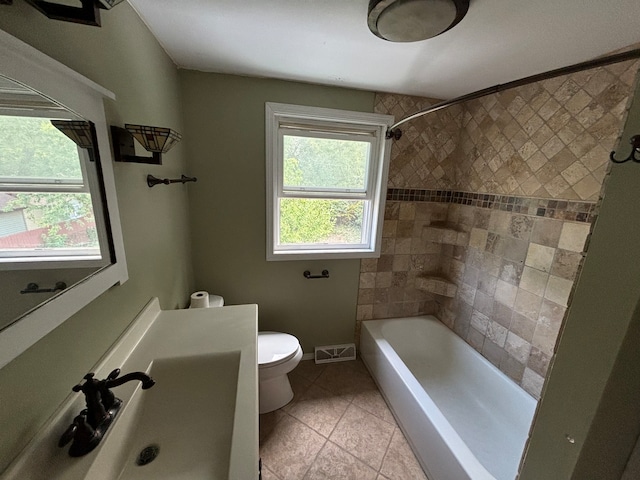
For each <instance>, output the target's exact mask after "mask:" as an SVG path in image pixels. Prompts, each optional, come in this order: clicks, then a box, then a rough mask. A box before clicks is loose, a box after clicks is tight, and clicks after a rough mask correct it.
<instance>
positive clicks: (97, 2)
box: [26, 0, 124, 27]
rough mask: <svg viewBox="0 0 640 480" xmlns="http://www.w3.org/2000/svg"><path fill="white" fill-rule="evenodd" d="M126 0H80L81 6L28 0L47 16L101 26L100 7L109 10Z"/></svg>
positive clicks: (27, 0)
mask: <svg viewBox="0 0 640 480" xmlns="http://www.w3.org/2000/svg"><path fill="white" fill-rule="evenodd" d="M123 1H124V0H80V2H81V3H82V6H81V7H73V6H70V5H62V4H59V3H54V2H47V1H45V0H26V2H27V3H28V4H29V5H31V6H32V7H34V8H35V9H37V10H39V11H40V12H42V13H43V14H45V15H46V16H47V17H49V18H52V19H54V20H62V21H64V22H73V23H82V24H83V25H93V26H95V27H99V26H100V9H103V10H109V9H110V8H112V7H115V6H116V5H117V4H119V3H121V2H123Z"/></svg>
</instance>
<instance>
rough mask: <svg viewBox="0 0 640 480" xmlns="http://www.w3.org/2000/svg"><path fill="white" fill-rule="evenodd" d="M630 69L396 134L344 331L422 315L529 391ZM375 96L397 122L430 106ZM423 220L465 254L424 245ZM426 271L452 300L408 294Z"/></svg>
mask: <svg viewBox="0 0 640 480" xmlns="http://www.w3.org/2000/svg"><path fill="white" fill-rule="evenodd" d="M637 70H638V62H624V63H620V64H616V65H612V66H609V67H603V68H598V69H593V70H590V71H586V72H581V73H578V74H573V75H569V76H564V77H559V78H557V79H553V80H547V81H544V82H539V83H536V84H531V85H527V86H525V87H521V88H518V89H513V90H509V91H505V92H502V93H499V94H494V95H491V96H488V97H484V98H482V99H479V100H475V101H473V102H467V103H466V104H464V105H461V106H457V107H452V108H451V109H445V110H443V111H439V112H436V113H434V114H431V115H427V116H424V117H422V118H421V119H419V120H418V121H412V122H409V123H408V124H406V125H404V126H403V137H402V138H401V139H400V140H399V141H397V142H395V143H394V145H393V148H392V152H391V156H392V162H391V166H390V179H389V187H393V188H390V190H389V194H388V199H387V209H386V216H385V227H384V231H383V236H384V238H383V252H382V256H381V258H380V259H378V260H363V262H362V266H361V285H360V286H361V289H360V295H359V299H358V313H357V335H358V334H359V328H360V322H361V321H362V320H367V319H371V318H391V317H395V316H399V315H417V314H422V313H435V314H436V315H437V316H438V317H439V318H440V319H441V320H442V321H443V322H444V323H445V324H447V325H448V326H450V327H451V328H452V329H453V330H454V331H455V332H456V333H457V334H458V335H460V336H461V337H462V338H464V339H465V340H466V341H467V342H468V343H470V344H471V345H472V346H473V347H474V348H476V349H477V350H478V351H480V352H481V353H482V354H483V355H484V356H485V357H486V358H487V359H489V360H490V361H491V362H492V363H494V364H495V365H496V366H498V367H499V368H500V369H501V370H502V371H504V372H505V373H506V374H507V375H509V376H510V377H511V378H513V379H514V380H515V381H516V382H517V383H519V384H520V385H522V386H523V388H525V389H526V390H527V391H528V392H530V393H531V394H532V395H534V396H536V397H537V396H539V394H540V390H541V387H542V383H543V379H544V376H545V375H546V372H547V369H548V365H549V360H550V358H551V355H552V353H553V348H554V345H555V343H556V339H557V335H558V332H559V329H560V325H561V322H562V319H563V317H564V313H565V310H566V303H567V298H568V294H569V292H570V290H571V288H572V285H573V281H574V280H575V277H576V274H577V271H578V266H579V264H580V261H581V258H582V254H581V252H582V249H583V245H584V240H585V238H586V235H587V233H588V230H589V222H590V220H591V219H592V214H593V209H594V206H595V201H596V200H597V197H598V194H599V191H600V188H601V185H602V180H603V178H604V175H605V173H606V169H607V162H608V153H609V152H610V151H611V150H612V149H613V146H614V143H615V141H616V138H617V135H618V134H619V130H620V129H621V126H622V119H623V116H624V113H625V109H626V106H627V103H628V99H629V95H630V94H631V92H632V86H633V82H634V79H635V75H636V72H637ZM376 100H377V101H376V111H378V112H380V113H392V114H394V115H395V117H396V118H402V117H404V116H405V115H406V114H410V113H413V112H415V111H417V110H419V109H421V108H424V106H425V105H428V104H431V103H433V102H434V101H433V100H429V99H418V98H415V97H406V96H401V95H391V94H380V95H378V96H377V99H376ZM448 110H450V111H448ZM431 223H436V224H440V225H443V224H445V225H448V226H449V227H452V228H454V229H457V230H460V231H462V232H466V233H468V235H469V243H468V245H466V246H464V247H462V246H451V245H437V244H433V243H432V242H429V241H425V239H424V238H423V228H424V226H425V225H428V224H431ZM421 256H423V257H421ZM434 272H437V273H439V274H440V275H442V276H445V277H447V278H448V279H449V280H451V281H453V282H454V283H455V284H456V285H457V287H458V288H457V293H456V296H455V297H454V298H446V297H442V296H437V295H432V294H429V293H426V292H421V291H419V290H417V289H415V278H416V277H419V276H421V275H425V274H426V273H434Z"/></svg>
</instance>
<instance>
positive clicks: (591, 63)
mask: <svg viewBox="0 0 640 480" xmlns="http://www.w3.org/2000/svg"><path fill="white" fill-rule="evenodd" d="M634 58H640V48H638V49H635V50H629V51H628V52H622V53H616V54H614V55H609V56H606V57H602V58H596V59H593V60H588V61H586V62H582V63H576V64H575V65H569V66H567V67H562V68H557V69H555V70H549V71H548V72H544V73H537V74H535V75H531V76H529V77H524V78H521V79H519V80H513V81H511V82H507V83H502V84H498V85H494V86H493V87H489V88H483V89H482V90H478V91H477V92H473V93H468V94H466V95H462V96H461V97H456V98H453V99H451V100H445V101H443V102H440V103H436V104H435V105H432V106H431V107H428V108H425V109H424V110H420V111H419V112H416V113H414V114H412V115H409V116H408V117H405V118H403V119H402V120H400V121H398V122H396V123H394V124H393V125H391V127H389V129H388V130H387V134H386V138H387V139H390V138H393V139H395V140H398V139H399V138H400V137H401V136H402V131H401V130H400V129H399V128H398V127H399V126H400V125H402V124H403V123H406V122H408V121H410V120H413V119H414V118H418V117H421V116H423V115H426V114H427V113H432V112H435V111H438V110H442V109H443V108H446V107H450V106H452V105H457V104H459V103H463V102H467V101H469V100H475V99H476V98H480V97H484V96H485V95H491V94H492V93H498V92H502V91H503V90H508V89H510V88H514V87H521V86H523V85H527V84H529V83H534V82H539V81H541V80H547V79H549V78H554V77H560V76H562V75H568V74H570V73H576V72H581V71H582V70H589V69H591V68H596V67H602V66H604V65H610V64H612V63H618V62H624V61H625V60H633V59H634Z"/></svg>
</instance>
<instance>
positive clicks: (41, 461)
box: [0, 299, 258, 480]
mask: <svg viewBox="0 0 640 480" xmlns="http://www.w3.org/2000/svg"><path fill="white" fill-rule="evenodd" d="M114 368H121V369H122V371H123V372H125V373H126V372H131V371H142V372H146V373H147V374H149V375H150V376H151V377H152V378H153V379H154V380H155V385H154V386H153V387H152V388H150V389H147V390H142V389H141V385H140V383H139V382H129V383H126V384H124V385H121V386H119V387H116V388H114V390H113V392H114V393H115V395H116V396H117V397H118V398H120V399H122V401H123V406H122V408H121V409H120V411H119V412H118V414H117V416H116V418H115V420H114V421H113V423H112V424H111V426H110V427H109V430H107V433H106V435H105V436H104V438H103V439H102V441H101V443H100V444H99V445H98V446H97V447H96V448H95V450H93V451H91V452H89V453H88V454H86V455H84V456H82V457H75V458H72V457H70V456H69V455H68V454H67V451H66V450H67V449H66V448H65V449H61V448H58V447H57V442H58V439H59V438H60V435H61V433H62V432H63V431H64V430H65V429H66V427H67V426H68V425H69V424H70V423H71V421H72V420H73V418H74V416H75V415H77V414H78V412H79V411H80V410H82V408H83V407H84V400H83V398H81V397H82V396H81V395H78V394H76V393H74V394H72V395H70V396H69V398H68V399H67V401H66V402H65V403H64V404H63V405H61V407H60V409H59V411H58V412H56V414H54V415H53V416H52V418H51V419H50V420H49V421H48V423H47V424H46V425H45V426H44V427H43V429H42V430H41V431H40V432H39V433H38V434H37V435H36V436H35V437H34V439H33V440H32V441H31V443H30V444H29V445H28V446H27V448H26V449H25V450H24V451H23V452H22V454H21V455H20V456H19V457H18V458H17V459H16V460H15V461H14V462H13V463H12V464H11V465H10V467H9V468H8V469H7V470H5V472H3V474H2V475H0V480H22V479H24V478H29V479H30V480H45V479H46V480H138V479H145V480H151V479H152V480H165V479H167V480H168V479H172V480H250V479H254V480H257V477H258V413H257V412H258V371H257V306H256V305H238V306H230V307H219V308H211V309H193V310H173V311H162V310H160V307H159V302H158V301H157V299H154V300H153V301H152V302H150V303H149V305H147V307H146V308H145V309H144V310H143V311H142V312H141V313H140V315H139V316H138V318H137V319H136V320H135V321H134V322H133V323H132V324H131V326H130V328H129V329H128V330H127V332H125V333H124V334H123V336H122V337H121V338H120V339H119V340H118V342H117V343H116V344H115V345H114V346H113V347H112V349H111V350H110V351H109V352H107V353H106V354H105V356H104V357H103V359H102V361H101V362H99V364H98V365H96V366H95V367H94V368H93V369H92V370H91V371H93V372H95V374H96V377H97V378H105V377H106V376H107V375H108V374H109V372H110V371H111V370H113V369H114ZM143 451H144V452H145V455H143V456H144V457H145V461H141V459H140V456H141V452H143ZM149 452H151V455H147V454H148V453H149ZM149 460H151V461H149ZM140 463H142V465H141V464H140Z"/></svg>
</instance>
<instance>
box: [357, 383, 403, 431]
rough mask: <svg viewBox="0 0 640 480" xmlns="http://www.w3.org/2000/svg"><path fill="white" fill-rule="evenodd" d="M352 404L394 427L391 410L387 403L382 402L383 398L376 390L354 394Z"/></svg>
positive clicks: (394, 422)
mask: <svg viewBox="0 0 640 480" xmlns="http://www.w3.org/2000/svg"><path fill="white" fill-rule="evenodd" d="M353 404H354V405H357V406H359V407H360V408H362V409H363V410H366V411H367V412H369V413H371V414H373V415H375V416H376V417H378V418H380V419H382V420H384V421H385V422H388V423H390V424H392V425H396V420H395V418H394V417H393V414H392V413H391V410H389V407H388V406H387V402H385V401H384V398H382V395H381V394H380V392H379V391H378V389H375V390H365V391H363V392H358V393H356V394H355V395H354V397H353Z"/></svg>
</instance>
